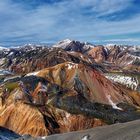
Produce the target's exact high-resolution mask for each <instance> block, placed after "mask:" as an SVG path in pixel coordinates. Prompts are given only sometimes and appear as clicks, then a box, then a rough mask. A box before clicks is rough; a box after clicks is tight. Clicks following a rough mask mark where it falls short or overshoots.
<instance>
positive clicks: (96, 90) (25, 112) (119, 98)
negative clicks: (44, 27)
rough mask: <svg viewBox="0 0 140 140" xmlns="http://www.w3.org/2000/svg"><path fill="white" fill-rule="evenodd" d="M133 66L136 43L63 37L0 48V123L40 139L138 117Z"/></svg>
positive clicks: (139, 89) (138, 96)
mask: <svg viewBox="0 0 140 140" xmlns="http://www.w3.org/2000/svg"><path fill="white" fill-rule="evenodd" d="M135 57H136V58H138V59H135ZM131 61H133V62H132V63H131V65H129V64H130V62H131ZM130 66H131V68H130ZM126 67H127V69H126ZM138 68H139V48H138V47H136V46H132V47H129V46H115V45H114V46H111V45H108V46H95V45H92V44H88V43H81V42H79V41H74V40H64V41H61V42H59V43H57V44H56V45H55V46H52V47H48V46H40V45H32V44H27V45H24V46H22V47H17V48H10V49H8V50H1V51H0V126H2V127H4V128H8V129H10V130H12V131H14V132H16V133H17V134H20V135H24V134H29V135H31V136H33V137H38V136H41V137H42V136H47V135H52V134H56V133H65V132H71V131H78V130H85V129H90V128H93V127H97V126H103V125H110V124H114V123H125V122H129V121H133V120H138V119H140V94H139V93H140V84H139V83H140V77H139V70H138Z"/></svg>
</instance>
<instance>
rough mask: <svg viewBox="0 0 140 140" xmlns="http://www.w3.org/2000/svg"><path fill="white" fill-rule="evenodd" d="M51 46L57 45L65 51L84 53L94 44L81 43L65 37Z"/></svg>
mask: <svg viewBox="0 0 140 140" xmlns="http://www.w3.org/2000/svg"><path fill="white" fill-rule="evenodd" d="M53 47H59V48H62V49H64V50H65V51H74V52H81V53H85V52H87V51H88V50H90V49H91V48H92V47H94V46H93V45H91V44H89V43H86V42H84V43H81V42H80V41H75V40H70V39H66V40H63V41H60V42H59V43H57V44H55V45H54V46H53Z"/></svg>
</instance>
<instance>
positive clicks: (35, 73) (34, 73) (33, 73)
mask: <svg viewBox="0 0 140 140" xmlns="http://www.w3.org/2000/svg"><path fill="white" fill-rule="evenodd" d="M38 73H39V71H37V72H32V73H28V74H26V76H31V75H34V76H36V75H37V74H38Z"/></svg>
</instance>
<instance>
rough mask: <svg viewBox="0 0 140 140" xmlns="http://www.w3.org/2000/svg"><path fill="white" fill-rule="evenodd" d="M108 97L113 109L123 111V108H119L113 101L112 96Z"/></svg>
mask: <svg viewBox="0 0 140 140" xmlns="http://www.w3.org/2000/svg"><path fill="white" fill-rule="evenodd" d="M106 97H107V99H108V101H109V103H110V104H111V105H112V107H113V108H114V109H118V110H122V108H120V107H117V105H116V104H115V103H114V102H113V101H112V100H111V96H110V95H107V96H106Z"/></svg>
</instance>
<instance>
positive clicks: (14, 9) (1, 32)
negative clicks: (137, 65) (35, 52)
mask: <svg viewBox="0 0 140 140" xmlns="http://www.w3.org/2000/svg"><path fill="white" fill-rule="evenodd" d="M66 38H70V39H74V40H79V41H87V42H92V43H96V44H106V43H115V44H116V43H117V44H136V45H138V44H140V0H0V45H19V44H25V43H54V42H57V41H60V40H63V39H66Z"/></svg>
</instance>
